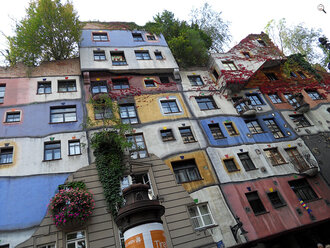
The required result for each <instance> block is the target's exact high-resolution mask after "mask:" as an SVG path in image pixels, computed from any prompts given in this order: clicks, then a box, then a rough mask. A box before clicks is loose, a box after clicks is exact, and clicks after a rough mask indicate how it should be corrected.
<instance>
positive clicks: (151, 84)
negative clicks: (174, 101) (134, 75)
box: [144, 79, 156, 88]
mask: <svg viewBox="0 0 330 248" xmlns="http://www.w3.org/2000/svg"><path fill="white" fill-rule="evenodd" d="M144 85H145V86H146V87H147V88H149V87H156V84H155V81H154V80H153V79H146V80H144Z"/></svg>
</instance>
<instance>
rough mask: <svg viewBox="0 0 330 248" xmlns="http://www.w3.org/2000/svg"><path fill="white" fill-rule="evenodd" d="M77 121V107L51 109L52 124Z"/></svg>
mask: <svg viewBox="0 0 330 248" xmlns="http://www.w3.org/2000/svg"><path fill="white" fill-rule="evenodd" d="M71 121H77V114H76V106H65V107H62V106H61V107H50V123H61V122H71Z"/></svg>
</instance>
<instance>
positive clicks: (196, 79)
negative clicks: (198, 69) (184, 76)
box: [188, 75, 204, 86]
mask: <svg viewBox="0 0 330 248" xmlns="http://www.w3.org/2000/svg"><path fill="white" fill-rule="evenodd" d="M188 79H189V82H190V84H191V86H200V85H204V83H203V81H202V79H201V77H200V76H195V75H194V76H188Z"/></svg>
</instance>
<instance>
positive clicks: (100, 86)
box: [91, 81, 108, 94]
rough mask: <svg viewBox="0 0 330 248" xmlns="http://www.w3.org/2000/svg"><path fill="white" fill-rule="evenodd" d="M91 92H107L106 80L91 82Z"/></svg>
mask: <svg viewBox="0 0 330 248" xmlns="http://www.w3.org/2000/svg"><path fill="white" fill-rule="evenodd" d="M91 90H92V94H99V93H107V92H108V87H107V82H106V81H96V82H91Z"/></svg>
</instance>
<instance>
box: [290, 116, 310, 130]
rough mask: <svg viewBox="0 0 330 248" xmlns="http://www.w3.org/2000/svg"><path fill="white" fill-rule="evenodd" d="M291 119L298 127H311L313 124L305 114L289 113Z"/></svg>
mask: <svg viewBox="0 0 330 248" xmlns="http://www.w3.org/2000/svg"><path fill="white" fill-rule="evenodd" d="M289 117H290V119H291V120H292V121H293V122H294V123H295V124H296V126H297V127H309V126H311V124H310V123H309V121H308V120H307V119H306V118H305V116H304V115H302V114H301V115H289Z"/></svg>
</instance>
